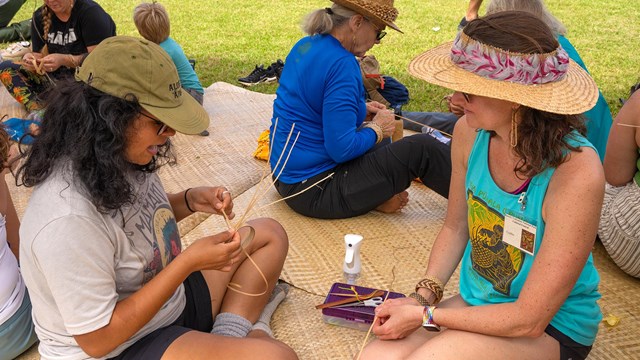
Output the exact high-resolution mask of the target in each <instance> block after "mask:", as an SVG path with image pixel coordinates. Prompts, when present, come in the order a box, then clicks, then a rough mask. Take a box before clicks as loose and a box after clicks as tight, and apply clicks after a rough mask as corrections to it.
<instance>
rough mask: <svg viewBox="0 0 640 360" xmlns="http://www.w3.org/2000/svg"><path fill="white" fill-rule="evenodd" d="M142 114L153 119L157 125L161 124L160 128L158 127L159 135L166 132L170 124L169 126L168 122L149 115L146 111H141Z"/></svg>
mask: <svg viewBox="0 0 640 360" xmlns="http://www.w3.org/2000/svg"><path fill="white" fill-rule="evenodd" d="M140 115H142V116H144V117H146V118H147V119H151V120H153V122H154V123H155V124H156V125H158V126H160V128H159V129H158V136H160V135H162V134H164V132H165V131H167V128H168V127H169V126H167V124H165V123H163V122H162V121H160V120H158V119H156V118H153V117H151V116H149V115H147V114H145V113H143V112H141V113H140Z"/></svg>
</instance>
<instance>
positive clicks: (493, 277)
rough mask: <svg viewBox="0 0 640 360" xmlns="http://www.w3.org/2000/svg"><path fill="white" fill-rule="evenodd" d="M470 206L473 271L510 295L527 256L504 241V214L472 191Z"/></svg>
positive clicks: (496, 288)
mask: <svg viewBox="0 0 640 360" xmlns="http://www.w3.org/2000/svg"><path fill="white" fill-rule="evenodd" d="M467 206H468V209H469V213H468V217H469V219H468V223H469V239H470V240H471V262H472V264H473V269H474V270H475V271H476V272H477V273H478V274H479V275H480V276H482V277H483V278H484V279H486V280H487V281H489V282H490V283H491V284H492V285H493V288H494V290H495V291H497V292H499V293H502V294H505V295H508V294H509V290H510V288H511V283H512V282H513V279H515V277H516V276H517V275H518V273H519V272H520V269H521V268H522V262H523V260H524V254H523V252H522V251H521V250H519V249H517V248H515V247H513V246H511V245H509V244H506V243H504V242H503V241H502V233H503V229H504V216H503V215H502V214H501V213H500V212H498V211H496V210H495V209H493V208H491V207H490V206H489V205H488V204H487V203H486V202H485V201H484V200H482V199H481V198H478V197H476V196H474V195H473V192H472V191H470V190H469V191H468V192H467Z"/></svg>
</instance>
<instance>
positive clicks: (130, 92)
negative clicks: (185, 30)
mask: <svg viewBox="0 0 640 360" xmlns="http://www.w3.org/2000/svg"><path fill="white" fill-rule="evenodd" d="M208 123H209V118H208V115H207V113H206V112H205V111H204V109H203V108H202V107H201V106H200V105H199V104H198V103H197V102H196V101H195V100H194V99H193V98H192V97H191V96H189V95H188V94H187V93H186V92H183V91H182V89H181V86H180V81H179V78H178V73H177V71H176V69H175V66H174V65H173V62H172V60H171V58H169V56H168V55H167V54H166V53H165V52H164V51H163V50H162V49H161V48H160V47H159V46H158V45H156V44H154V43H151V42H148V41H146V40H141V39H134V38H130V37H113V38H110V39H108V40H106V41H104V42H102V43H101V44H100V45H98V47H97V48H96V49H95V50H94V51H93V52H92V53H91V54H90V55H89V56H88V57H87V59H86V60H85V62H84V63H83V65H82V67H81V68H80V69H79V70H78V71H77V72H76V76H75V80H72V79H70V80H68V81H66V82H63V81H61V82H58V84H57V86H56V87H55V88H53V90H52V93H51V94H50V95H49V97H48V99H47V107H46V112H45V115H44V121H43V125H42V127H41V132H40V134H39V135H38V136H37V137H36V138H35V141H34V143H33V146H32V147H31V148H30V149H29V150H28V151H27V159H26V162H25V164H24V166H23V167H22V168H21V169H20V171H19V176H20V178H21V179H22V181H23V182H24V184H25V185H26V186H30V187H34V191H33V194H32V197H31V199H30V201H29V205H28V207H27V210H26V212H25V215H24V218H23V223H22V225H23V226H22V228H21V236H22V239H23V240H22V244H21V245H22V246H21V252H22V253H21V263H22V271H23V275H24V277H25V282H26V284H27V287H28V288H29V291H30V294H31V296H32V301H33V317H34V323H35V324H36V332H37V334H38V337H39V339H40V346H39V351H40V354H41V356H42V358H43V359H63V358H64V359H88V358H116V359H160V358H162V359H174V358H176V359H177V358H190V359H191V358H193V359H200V358H203V359H204V358H210V357H211V354H212V353H215V354H216V358H219V359H226V358H234V359H235V358H241V359H242V358H255V356H256V354H261V355H263V358H273V359H295V358H296V356H295V353H294V352H293V351H292V350H291V349H290V348H289V347H287V346H286V345H284V344H282V343H280V342H278V341H276V340H274V339H272V338H271V337H270V336H269V335H270V329H269V327H268V326H269V320H270V316H271V314H272V312H273V310H274V309H275V307H276V306H277V304H278V303H279V301H281V300H282V298H284V295H286V289H284V288H283V287H282V286H281V285H278V287H276V288H275V290H273V289H274V287H275V285H276V282H277V280H278V277H279V275H280V271H281V269H282V265H283V263H284V259H285V257H286V254H287V249H288V243H287V234H286V232H285V231H284V229H283V228H282V226H280V224H278V223H277V222H276V221H274V220H272V219H257V220H253V221H251V222H249V223H250V225H251V226H252V227H253V228H254V229H255V237H254V238H253V241H251V242H250V243H248V245H246V247H245V249H246V251H247V252H248V253H249V254H251V256H252V258H253V260H254V261H255V262H256V263H257V266H258V267H259V268H260V269H261V270H262V271H263V272H264V274H265V276H266V278H267V281H268V287H267V288H268V291H267V292H266V293H265V294H264V295H262V296H255V297H251V296H246V295H243V294H240V293H238V292H234V291H227V285H228V284H229V283H230V282H233V283H237V284H241V285H242V290H243V291H245V292H246V293H251V294H256V293H260V292H261V291H264V288H265V283H264V281H263V280H262V278H260V277H259V276H258V275H257V272H256V270H255V269H254V268H253V265H252V264H250V262H249V261H247V258H246V257H245V256H244V255H243V253H242V252H241V247H240V239H241V237H243V236H244V235H246V234H245V233H246V232H245V231H243V230H242V229H241V230H240V231H238V232H234V231H226V232H223V233H220V234H216V235H213V236H208V237H204V238H201V239H199V240H196V241H195V242H193V244H192V245H191V246H190V247H189V248H188V249H185V250H184V251H183V250H182V249H181V242H180V235H179V233H178V226H177V222H178V221H180V220H181V219H183V218H185V217H187V216H189V215H191V213H193V212H194V211H202V212H208V213H217V214H222V212H224V213H226V214H227V216H229V217H230V218H231V217H233V215H234V213H233V202H232V200H231V194H230V193H229V191H228V190H227V189H225V188H224V187H198V188H193V189H187V190H186V191H183V192H180V193H176V194H166V193H165V191H164V189H163V186H162V183H161V182H160V179H159V177H158V175H157V174H156V170H157V169H158V168H159V167H160V166H162V165H164V164H166V163H168V162H173V161H175V156H174V155H173V153H172V151H171V142H170V138H171V137H172V136H173V135H175V133H176V132H182V133H185V134H198V133H200V132H201V131H202V130H204V129H205V128H206V127H207V125H208ZM249 267H251V268H249ZM272 290H273V295H272V300H271V302H269V303H268V304H267V301H268V300H269V295H270V294H271V292H272ZM265 304H266V305H267V306H266V307H265ZM263 309H264V311H263ZM254 323H255V324H254ZM212 328H213V329H212ZM210 332H212V333H210ZM221 335H226V336H221Z"/></svg>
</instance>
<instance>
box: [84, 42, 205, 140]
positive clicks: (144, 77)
mask: <svg viewBox="0 0 640 360" xmlns="http://www.w3.org/2000/svg"><path fill="white" fill-rule="evenodd" d="M75 77H76V80H78V81H82V82H84V83H86V84H88V85H90V86H91V87H93V88H95V89H98V90H100V91H102V92H105V93H107V94H109V95H112V96H115V97H118V98H121V99H125V98H126V97H127V96H131V95H135V96H136V97H137V98H138V102H139V103H140V106H142V107H143V108H144V109H145V110H146V111H148V112H149V113H150V114H151V115H153V116H155V117H156V118H158V119H159V120H160V121H162V122H163V123H165V124H167V125H168V126H169V127H171V128H172V129H174V130H175V131H178V132H181V133H184V134H192V135H194V134H199V133H201V132H202V131H204V130H205V129H206V128H207V127H208V126H209V114H207V112H206V111H205V110H204V108H203V107H202V105H200V103H198V102H197V101H196V100H195V99H194V98H193V97H192V96H191V95H189V94H188V93H187V92H186V91H185V90H184V89H183V88H182V87H181V85H180V77H179V76H178V71H177V70H176V66H175V64H174V63H173V60H171V58H170V57H169V55H168V54H167V53H166V52H165V51H164V50H163V49H162V48H161V47H160V46H158V45H157V44H155V43H153V42H151V41H148V40H145V39H139V38H134V37H129V36H114V37H110V38H107V39H105V40H103V41H102V42H101V43H100V44H99V45H98V46H96V48H95V49H93V51H92V52H91V53H90V54H89V55H88V56H87V58H86V59H85V60H84V62H83V63H82V66H80V67H79V68H78V69H77V70H76V75H75Z"/></svg>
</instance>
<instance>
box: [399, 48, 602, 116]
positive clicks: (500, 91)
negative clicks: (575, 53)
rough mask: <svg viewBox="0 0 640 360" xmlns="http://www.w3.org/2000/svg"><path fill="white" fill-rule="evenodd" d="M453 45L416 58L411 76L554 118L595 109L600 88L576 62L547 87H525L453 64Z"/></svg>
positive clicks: (547, 84)
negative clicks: (504, 101) (528, 108)
mask: <svg viewBox="0 0 640 360" xmlns="http://www.w3.org/2000/svg"><path fill="white" fill-rule="evenodd" d="M452 46H453V42H448V43H445V44H442V45H439V46H437V47H435V48H433V49H430V50H427V51H426V52H424V53H422V54H420V55H418V56H416V57H415V58H414V59H413V60H412V61H411V63H410V64H409V73H410V74H411V75H413V76H415V77H417V78H419V79H422V80H425V81H427V82H429V83H432V84H435V85H439V86H442V87H445V88H448V89H451V90H454V91H459V92H465V93H469V94H473V95H479V96H486V97H490V98H494V99H501V100H507V101H511V102H514V103H518V104H522V105H524V106H527V107H530V108H533V109H538V110H542V111H547V112H551V113H555V114H581V113H583V112H585V111H587V110H589V109H591V108H592V107H594V106H595V104H596V101H597V100H598V87H597V85H596V84H595V82H594V81H593V79H592V78H591V76H590V75H589V74H588V73H587V72H586V71H585V70H583V69H582V68H581V67H580V66H579V65H578V64H576V63H575V62H574V61H573V60H570V61H569V66H568V69H567V70H566V74H564V76H562V77H561V78H560V79H558V80H556V81H552V82H548V83H544V84H522V83H518V82H510V81H505V80H499V79H492V78H489V77H486V76H481V75H478V74H477V73H473V72H471V71H469V70H466V69H463V68H462V67H460V66H458V65H456V63H454V61H453V60H452Z"/></svg>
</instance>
